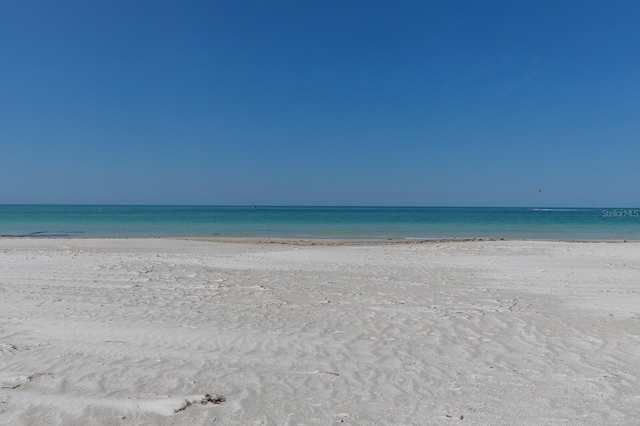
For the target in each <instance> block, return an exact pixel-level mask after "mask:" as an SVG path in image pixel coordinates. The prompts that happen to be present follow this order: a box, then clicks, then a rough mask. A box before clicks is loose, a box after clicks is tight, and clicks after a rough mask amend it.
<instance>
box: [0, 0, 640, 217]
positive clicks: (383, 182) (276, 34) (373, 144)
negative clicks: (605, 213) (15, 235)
mask: <svg viewBox="0 0 640 426" xmlns="http://www.w3.org/2000/svg"><path fill="white" fill-rule="evenodd" d="M639 23H640V2H638V1H637V0H634V1H615V2H606V1H600V0H598V1H590V0H585V1H580V2H576V1H561V0H553V1H540V0H536V1H512V0H505V1H478V0H470V1H369V0H367V1H349V0H340V1H329V0H327V1H298V0H295V1H262V0H261V1H239V0H230V1H213V0H207V1H178V0H176V1H162V0H152V1H146V0H145V1H142V0H126V1H121V0H109V1H106V0H105V1H91V0H78V1H64V0H62V1H48V0H47V1H44V0H43V1H29V0H20V1H2V2H0V54H1V56H0V203H98V204H107V203H125V204H304V205H309V204H310V205H427V206H431V205H448V206H594V207H599V206H624V207H636V206H639V205H640V165H639V164H640V54H638V50H639V46H640V24H639ZM538 189H542V192H538Z"/></svg>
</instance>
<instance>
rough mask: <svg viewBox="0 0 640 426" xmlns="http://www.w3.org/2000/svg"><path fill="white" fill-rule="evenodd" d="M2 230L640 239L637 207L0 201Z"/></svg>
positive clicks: (9, 233)
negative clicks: (316, 205)
mask: <svg viewBox="0 0 640 426" xmlns="http://www.w3.org/2000/svg"><path fill="white" fill-rule="evenodd" d="M0 236H4V237H42V238H46V237H78V238H83V237H84V238H87V237H105V238H111V237H272V238H276V237H285V238H365V239H366V238H372V239H377V238H407V239H441V238H540V239H572V240H573V239H575V240H605V239H616V240H625V239H626V240H640V209H634V208H598V209H595V208H549V209H545V208H539V209H535V210H534V209H531V208H489V207H482V208H474V207H263V206H256V207H253V206H216V207H206V206H202V207H198V206H114V205H107V206H97V205H90V206H78V205H0Z"/></svg>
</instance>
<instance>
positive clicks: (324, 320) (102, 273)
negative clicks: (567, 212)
mask: <svg viewBox="0 0 640 426" xmlns="http://www.w3.org/2000/svg"><path fill="white" fill-rule="evenodd" d="M0 295H1V296H0V424H3V425H143V424H144V425H211V424H214V425H243V426H245V425H331V424H335V425H338V424H340V425H431V424H435V425H438V424H446V425H451V424H459V425H465V424H468V425H514V424H519V425H522V424H535V425H542V424H544V425H558V424H573V425H605V424H606V425H614V424H615V425H637V424H639V423H640V243H595V242H594V243H570V242H545V241H473V242H430V243H424V244H418V243H414V244H375V245H366V244H358V245H349V244H347V245H336V246H332V245H321V244H319V245H318V244H316V245H310V244H307V243H298V244H267V243H266V242H234V243H230V242H210V241H187V240H178V239H166V240H163V239H148V240H145V239H127V240H120V239H0ZM186 401H188V403H187V402H186Z"/></svg>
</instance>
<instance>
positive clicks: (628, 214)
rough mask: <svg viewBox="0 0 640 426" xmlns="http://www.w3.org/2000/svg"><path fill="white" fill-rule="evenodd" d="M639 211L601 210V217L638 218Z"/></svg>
mask: <svg viewBox="0 0 640 426" xmlns="http://www.w3.org/2000/svg"><path fill="white" fill-rule="evenodd" d="M639 216H640V210H602V217H639Z"/></svg>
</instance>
